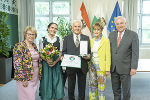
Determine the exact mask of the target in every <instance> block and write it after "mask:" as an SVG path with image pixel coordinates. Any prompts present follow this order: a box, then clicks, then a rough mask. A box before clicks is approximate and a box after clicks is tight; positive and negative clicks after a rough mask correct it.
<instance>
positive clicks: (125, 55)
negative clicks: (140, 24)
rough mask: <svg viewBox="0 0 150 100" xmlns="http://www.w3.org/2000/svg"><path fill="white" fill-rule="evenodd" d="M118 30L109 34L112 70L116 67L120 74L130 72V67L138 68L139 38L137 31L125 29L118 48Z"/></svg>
mask: <svg viewBox="0 0 150 100" xmlns="http://www.w3.org/2000/svg"><path fill="white" fill-rule="evenodd" d="M117 37H118V31H114V32H111V33H110V35H109V39H110V46H111V62H112V63H111V72H113V71H114V70H115V68H116V71H117V72H118V73H119V74H129V73H130V69H137V67H138V58H139V39H138V35H137V33H135V32H133V31H130V30H128V29H126V30H125V32H124V35H123V37H122V39H121V41H120V45H119V47H118V48H117Z"/></svg>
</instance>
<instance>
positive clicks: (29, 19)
mask: <svg viewBox="0 0 150 100" xmlns="http://www.w3.org/2000/svg"><path fill="white" fill-rule="evenodd" d="M28 25H30V26H33V27H34V26H35V2H34V0H18V34H19V41H22V40H24V35H23V31H24V28H25V27H26V26H28Z"/></svg>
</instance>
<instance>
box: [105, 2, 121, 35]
mask: <svg viewBox="0 0 150 100" xmlns="http://www.w3.org/2000/svg"><path fill="white" fill-rule="evenodd" d="M117 16H122V15H121V11H120V7H119V4H118V1H117V3H116V5H115V8H114V11H113V13H112V16H111V18H110V21H109V24H108V28H107V30H108V31H109V32H112V31H115V30H116V26H115V23H114V20H115V18H116V17H117Z"/></svg>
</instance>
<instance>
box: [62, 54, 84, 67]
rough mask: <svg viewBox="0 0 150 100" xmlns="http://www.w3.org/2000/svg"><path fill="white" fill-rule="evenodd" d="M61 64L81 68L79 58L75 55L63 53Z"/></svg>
mask: <svg viewBox="0 0 150 100" xmlns="http://www.w3.org/2000/svg"><path fill="white" fill-rule="evenodd" d="M61 66H66V67H75V68H81V58H80V57H78V56H75V55H69V54H64V57H63V60H62V63H61Z"/></svg>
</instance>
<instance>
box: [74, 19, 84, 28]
mask: <svg viewBox="0 0 150 100" xmlns="http://www.w3.org/2000/svg"><path fill="white" fill-rule="evenodd" d="M76 22H79V23H80V26H81V27H82V22H81V20H73V21H72V26H73V24H74V23H76Z"/></svg>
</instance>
